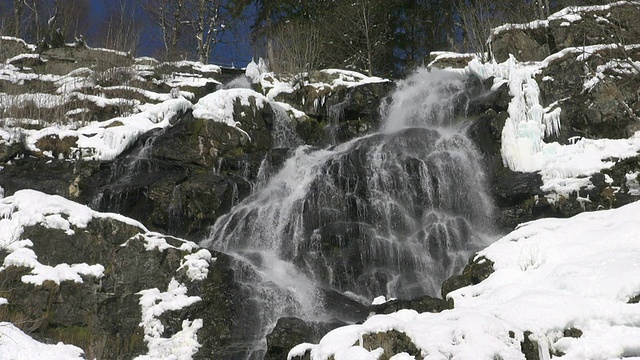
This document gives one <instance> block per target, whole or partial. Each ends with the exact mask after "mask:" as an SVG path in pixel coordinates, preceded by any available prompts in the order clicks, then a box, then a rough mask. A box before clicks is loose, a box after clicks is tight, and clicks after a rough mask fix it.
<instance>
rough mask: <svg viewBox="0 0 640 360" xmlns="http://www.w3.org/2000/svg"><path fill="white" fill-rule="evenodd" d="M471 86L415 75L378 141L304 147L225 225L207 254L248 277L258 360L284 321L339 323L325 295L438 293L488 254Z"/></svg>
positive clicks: (398, 94) (443, 76)
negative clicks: (471, 124)
mask: <svg viewBox="0 0 640 360" xmlns="http://www.w3.org/2000/svg"><path fill="white" fill-rule="evenodd" d="M465 79H466V78H465V76H463V75H460V74H456V73H451V72H445V71H438V70H433V71H429V70H426V69H423V70H420V71H418V72H416V73H415V74H414V75H412V76H411V77H409V78H408V79H406V80H403V81H401V82H399V83H398V88H397V90H396V91H395V93H394V94H393V96H392V101H391V103H390V104H389V105H388V106H387V107H386V109H384V118H385V120H384V122H383V124H382V126H381V128H380V131H379V132H378V133H375V134H370V135H367V136H363V137H360V138H357V139H354V140H351V141H349V142H347V143H343V144H340V145H337V146H335V147H331V148H328V149H321V150H315V149H312V148H310V147H307V146H302V147H299V148H298V149H297V150H296V151H295V153H294V154H293V156H291V157H290V158H289V159H288V160H287V161H286V163H285V164H284V166H283V167H282V169H281V170H280V171H279V172H278V173H277V174H275V175H273V177H271V178H270V179H269V181H268V183H267V184H265V185H264V186H261V187H259V188H258V190H257V191H256V192H255V193H253V194H252V195H251V196H249V197H248V198H246V199H245V200H244V201H242V202H241V203H240V204H238V205H236V206H235V207H234V208H233V209H232V210H231V211H230V212H229V213H228V214H226V215H224V216H222V217H220V218H219V219H218V221H217V222H216V223H215V225H214V226H213V227H212V229H211V234H210V236H209V238H208V239H206V240H205V241H203V244H202V245H203V246H207V247H210V248H213V249H215V250H218V251H221V252H225V253H227V254H230V255H232V256H234V257H235V259H236V261H237V262H238V266H239V267H241V268H243V269H250V272H251V274H252V276H250V277H247V276H246V272H245V271H242V273H243V274H244V275H239V277H242V284H243V285H244V286H246V287H247V289H253V290H252V292H251V293H252V294H253V295H252V301H255V302H256V304H259V305H258V308H259V309H260V311H261V318H260V319H259V320H257V321H256V329H255V330H256V333H257V334H256V336H255V338H256V339H262V340H258V341H257V343H256V344H255V347H254V350H253V351H254V356H255V354H258V353H260V351H262V352H263V351H264V347H265V343H264V336H265V335H266V334H267V333H268V332H269V331H270V330H271V328H272V327H273V325H274V324H275V321H276V320H277V319H278V318H279V317H282V316H296V317H300V318H303V319H308V320H309V319H319V318H323V317H326V318H329V317H332V316H336V313H335V312H333V309H331V308H330V307H329V306H325V304H324V303H323V301H322V299H323V294H324V293H326V292H327V291H335V292H338V293H340V294H343V295H346V296H349V297H352V298H354V299H367V300H368V301H370V300H371V299H373V298H374V297H376V296H379V295H386V296H388V297H396V298H414V297H417V296H421V295H432V296H437V295H438V294H439V288H440V285H441V284H442V282H443V281H444V280H445V279H446V278H448V277H449V276H451V275H452V274H454V273H455V272H457V271H459V270H460V269H461V267H462V266H464V264H465V263H466V261H467V260H468V257H469V256H470V254H471V253H472V252H473V251H475V250H477V249H479V248H480V247H481V246H483V245H485V239H486V238H487V234H488V233H489V232H490V228H491V223H492V218H491V215H492V203H491V201H490V198H489V196H488V195H487V192H486V191H485V183H486V181H485V175H484V172H483V169H482V165H481V164H482V162H481V160H480V157H479V154H478V152H477V151H476V149H475V148H474V146H473V144H472V142H471V140H469V138H468V137H467V136H466V133H465V131H466V127H465V126H466V125H468V124H465V122H464V121H456V120H455V118H456V114H459V111H458V110H459V109H460V108H461V107H464V106H465V104H466V97H465ZM248 279H250V280H251V281H247V280H248ZM247 355H250V354H247Z"/></svg>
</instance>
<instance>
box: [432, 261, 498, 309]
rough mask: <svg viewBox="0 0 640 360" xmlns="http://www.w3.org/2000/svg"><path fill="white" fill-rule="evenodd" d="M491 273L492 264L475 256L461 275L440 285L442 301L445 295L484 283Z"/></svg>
mask: <svg viewBox="0 0 640 360" xmlns="http://www.w3.org/2000/svg"><path fill="white" fill-rule="evenodd" d="M492 273H493V262H492V261H491V260H489V259H487V258H484V257H478V258H476V257H475V256H474V257H472V258H471V259H469V264H468V265H467V266H465V267H464V269H463V270H462V274H460V275H455V276H452V277H450V278H449V279H447V280H446V281H445V282H444V283H443V284H442V289H441V295H442V298H443V299H446V298H447V294H449V293H450V292H452V291H455V290H458V289H460V288H463V287H465V286H469V285H476V284H479V283H480V282H481V281H484V280H485V279H486V278H488V277H489V275H491V274H492Z"/></svg>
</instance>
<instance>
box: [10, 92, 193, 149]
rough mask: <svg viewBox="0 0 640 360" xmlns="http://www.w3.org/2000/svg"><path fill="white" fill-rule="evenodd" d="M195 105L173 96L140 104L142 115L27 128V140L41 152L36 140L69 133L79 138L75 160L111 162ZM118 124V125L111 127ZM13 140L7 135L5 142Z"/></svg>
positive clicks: (99, 98)
mask: <svg viewBox="0 0 640 360" xmlns="http://www.w3.org/2000/svg"><path fill="white" fill-rule="evenodd" d="M85 96H87V95H85ZM95 98H96V99H97V100H100V101H103V102H106V101H107V100H106V99H104V98H102V97H98V96H95ZM109 101H114V100H109ZM191 107H192V105H191V103H190V102H189V101H188V100H186V99H184V98H178V99H170V100H167V101H165V102H162V103H160V104H145V105H141V106H139V109H140V110H141V112H140V113H138V114H134V115H131V116H127V117H117V118H114V119H111V120H108V121H105V122H94V123H91V124H89V125H87V126H84V127H81V128H79V129H77V130H73V129H69V128H68V127H63V126H51V127H47V128H44V129H41V130H24V134H25V136H26V139H25V140H26V141H25V142H26V144H27V145H28V147H29V150H32V151H36V152H37V151H39V149H38V148H37V146H36V143H37V142H38V140H39V139H41V138H43V137H45V136H50V135H57V136H58V137H59V138H61V139H62V138H64V137H67V136H71V137H77V138H78V140H77V142H76V143H77V147H75V148H74V149H73V150H74V152H73V153H72V154H70V155H69V156H70V157H71V158H72V159H85V160H101V161H109V160H113V159H115V158H116V157H117V156H118V155H120V154H121V153H122V152H123V151H125V150H126V149H128V148H129V147H130V146H131V145H133V143H134V142H135V141H136V140H137V139H138V137H139V136H140V135H142V134H143V133H145V132H147V131H149V130H152V129H157V128H166V127H169V126H171V123H170V120H171V119H173V118H174V117H175V116H177V115H178V114H179V113H181V112H185V111H187V110H188V109H191ZM114 124H115V125H117V126H111V125H114ZM10 140H11V139H7V138H5V141H10Z"/></svg>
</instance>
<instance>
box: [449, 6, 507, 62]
mask: <svg viewBox="0 0 640 360" xmlns="http://www.w3.org/2000/svg"><path fill="white" fill-rule="evenodd" d="M457 10H458V13H459V14H460V24H459V27H460V28H461V29H462V33H463V38H464V39H463V48H464V50H465V51H469V50H470V51H474V52H475V53H477V54H478V55H479V57H480V59H481V60H482V61H487V60H489V44H488V43H487V41H488V39H489V35H490V34H491V29H493V28H494V27H496V26H497V25H498V19H497V18H496V16H495V5H494V2H493V1H491V0H476V1H474V2H471V1H461V2H460V3H459V4H458V9H457Z"/></svg>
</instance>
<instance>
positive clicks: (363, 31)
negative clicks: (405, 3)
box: [323, 0, 392, 75]
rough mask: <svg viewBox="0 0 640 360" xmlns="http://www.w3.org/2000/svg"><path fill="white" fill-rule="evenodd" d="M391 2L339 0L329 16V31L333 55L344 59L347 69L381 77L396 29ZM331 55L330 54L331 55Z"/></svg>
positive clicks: (327, 22)
mask: <svg viewBox="0 0 640 360" xmlns="http://www.w3.org/2000/svg"><path fill="white" fill-rule="evenodd" d="M389 4H390V2H389V1H383V2H381V1H376V0H355V1H347V0H338V1H335V3H334V7H332V10H331V13H330V14H328V15H327V16H326V17H325V21H323V23H324V24H326V29H323V31H324V32H325V33H326V34H327V35H328V36H329V37H330V38H329V39H328V40H327V42H328V43H329V44H330V45H332V46H330V47H329V48H330V49H332V50H330V51H329V52H330V53H331V54H332V55H335V56H337V58H339V59H342V61H343V64H339V65H342V66H346V67H353V68H355V69H357V70H360V71H364V72H366V73H368V74H369V75H374V74H379V73H380V72H379V71H378V67H379V66H380V65H381V64H382V63H383V62H384V61H388V60H389V59H387V58H385V56H386V55H387V54H386V51H387V50H388V47H387V46H386V45H387V43H388V42H389V41H390V38H391V35H392V31H391V30H392V29H391V28H390V26H389V18H388V16H389V8H388V6H389ZM331 54H330V55H331Z"/></svg>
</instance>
